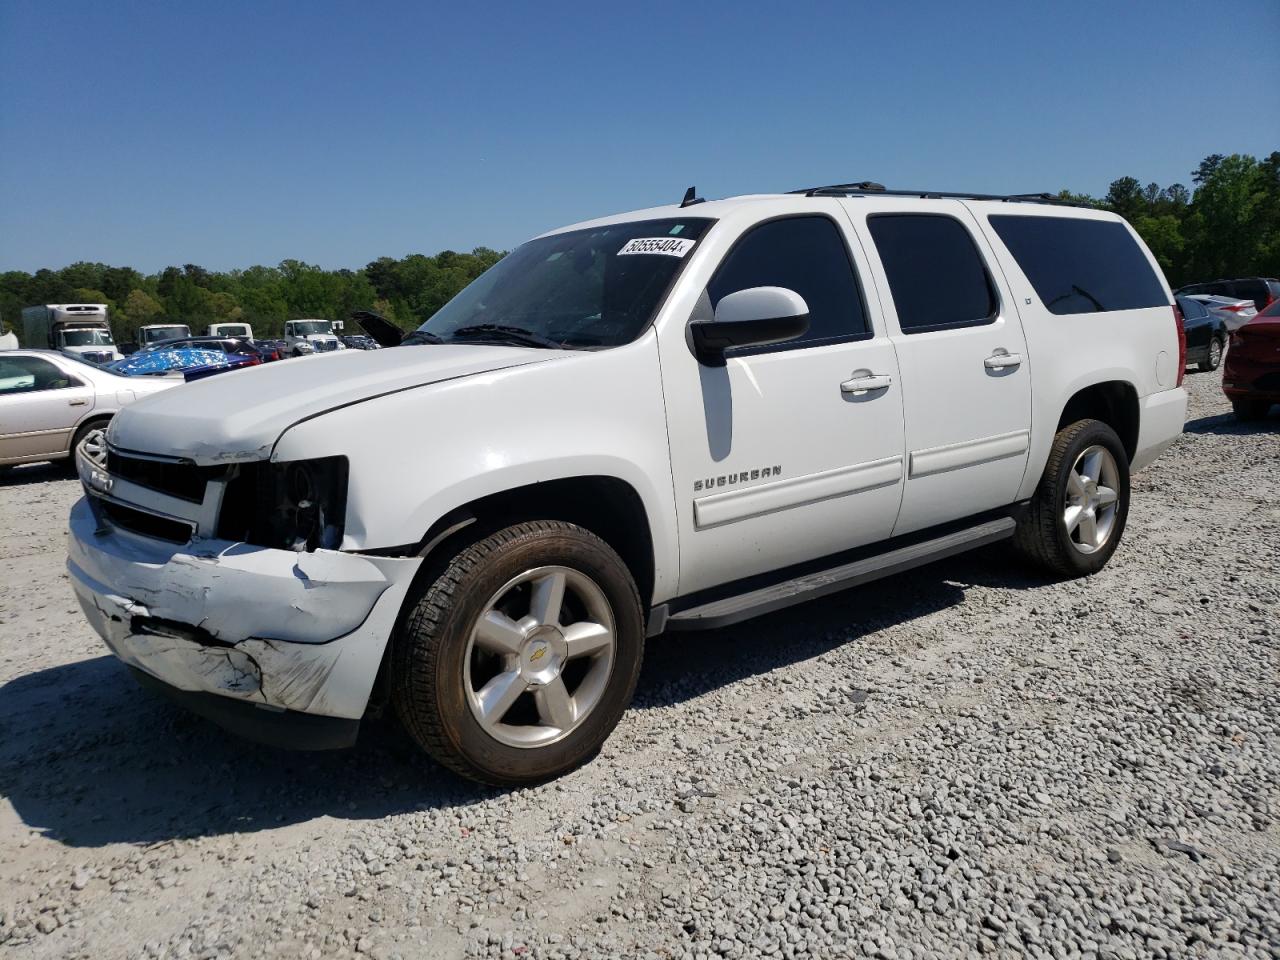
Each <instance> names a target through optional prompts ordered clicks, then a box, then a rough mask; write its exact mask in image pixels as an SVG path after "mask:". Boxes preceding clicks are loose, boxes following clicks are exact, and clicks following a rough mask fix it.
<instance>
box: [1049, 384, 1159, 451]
mask: <svg viewBox="0 0 1280 960" xmlns="http://www.w3.org/2000/svg"><path fill="white" fill-rule="evenodd" d="M1077 420H1101V421H1102V422H1103V423H1105V424H1107V426H1109V427H1111V429H1112V430H1114V431H1115V432H1116V435H1117V436H1119V437H1120V443H1121V444H1122V445H1123V446H1124V452H1125V455H1126V456H1127V457H1128V458H1129V462H1130V463H1132V462H1133V458H1134V455H1135V454H1136V453H1137V451H1138V428H1139V426H1140V424H1141V413H1140V408H1139V405H1138V391H1137V389H1136V388H1135V387H1134V385H1133V384H1132V383H1129V382H1128V381H1127V380H1103V381H1099V382H1098V383H1092V384H1089V385H1088V386H1085V387H1081V388H1080V389H1078V390H1076V392H1075V393H1073V394H1072V395H1071V397H1070V398H1069V399H1068V400H1067V402H1066V404H1064V405H1063V408H1062V412H1061V414H1059V416H1058V423H1057V426H1056V427H1054V432H1055V433H1056V432H1057V431H1058V430H1061V429H1062V428H1063V427H1065V426H1067V425H1068V424H1071V423H1075V422H1076V421H1077Z"/></svg>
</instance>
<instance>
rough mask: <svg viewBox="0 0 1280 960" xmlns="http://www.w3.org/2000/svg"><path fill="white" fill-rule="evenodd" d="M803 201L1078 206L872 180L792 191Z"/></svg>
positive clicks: (1042, 196)
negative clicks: (900, 186) (884, 199)
mask: <svg viewBox="0 0 1280 960" xmlns="http://www.w3.org/2000/svg"><path fill="white" fill-rule="evenodd" d="M791 192H792V193H803V194H804V195H805V196H806V197H865V196H875V197H919V198H920V199H922V200H997V201H1001V202H1004V203H1049V204H1056V205H1058V206H1065V207H1078V206H1081V204H1079V203H1075V202H1074V201H1071V200H1064V199H1062V198H1061V197H1058V196H1055V195H1054V194H1052V193H968V192H963V191H962V192H958V193H952V192H947V191H943V190H887V189H885V187H884V185H883V184H879V183H876V182H875V181H873V180H863V181H861V182H860V183H835V184H832V185H831V186H827V187H806V188H804V189H803V190H792V191H791Z"/></svg>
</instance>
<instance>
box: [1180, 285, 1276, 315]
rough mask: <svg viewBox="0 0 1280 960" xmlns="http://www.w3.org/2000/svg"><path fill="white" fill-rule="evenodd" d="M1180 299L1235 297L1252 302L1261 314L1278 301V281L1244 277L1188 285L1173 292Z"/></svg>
mask: <svg viewBox="0 0 1280 960" xmlns="http://www.w3.org/2000/svg"><path fill="white" fill-rule="evenodd" d="M1174 293H1176V294H1177V295H1178V296H1180V297H1187V296H1190V295H1192V294H1196V293H1207V294H1210V295H1212V296H1215V297H1235V298H1236V299H1237V300H1252V301H1253V304H1254V306H1256V307H1257V308H1258V312H1259V313H1261V312H1262V311H1263V310H1265V309H1267V307H1269V306H1270V305H1271V304H1272V303H1274V302H1275V301H1276V300H1280V280H1277V279H1275V278H1274V277H1245V278H1244V279H1243V280H1213V281H1211V282H1209V283H1189V284H1187V285H1186V286H1185V287H1179V288H1178V289H1177V290H1175V291H1174Z"/></svg>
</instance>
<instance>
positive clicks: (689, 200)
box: [680, 187, 707, 210]
mask: <svg viewBox="0 0 1280 960" xmlns="http://www.w3.org/2000/svg"><path fill="white" fill-rule="evenodd" d="M706 202H707V201H706V200H704V199H703V198H702V197H700V196H698V188H697V187H690V188H689V189H688V190H686V191H685V192H684V199H683V200H681V201H680V209H682V210H683V209H684V208H685V207H692V206H693V205H694V204H695V203H706Z"/></svg>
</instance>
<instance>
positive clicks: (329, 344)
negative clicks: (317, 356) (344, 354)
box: [311, 340, 338, 352]
mask: <svg viewBox="0 0 1280 960" xmlns="http://www.w3.org/2000/svg"><path fill="white" fill-rule="evenodd" d="M311 346H313V347H315V348H316V350H318V351H320V352H325V351H328V350H337V349H338V341H337V340H313V341H312V342H311Z"/></svg>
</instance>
